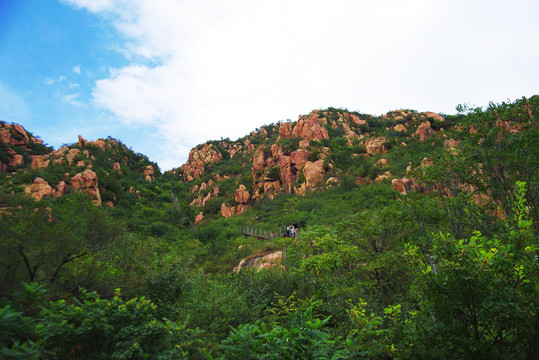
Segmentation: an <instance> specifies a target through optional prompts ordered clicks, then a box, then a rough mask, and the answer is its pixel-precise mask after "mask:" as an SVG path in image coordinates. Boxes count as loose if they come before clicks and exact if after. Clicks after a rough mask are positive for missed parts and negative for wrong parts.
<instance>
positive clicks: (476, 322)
mask: <svg viewBox="0 0 539 360" xmlns="http://www.w3.org/2000/svg"><path fill="white" fill-rule="evenodd" d="M514 188H515V193H514V194H512V197H513V198H515V203H513V206H512V207H511V214H513V217H512V218H510V219H508V220H506V222H505V231H504V233H503V234H500V236H499V237H489V236H485V235H483V234H481V233H480V232H476V233H475V234H474V235H473V236H471V237H470V238H468V239H461V240H457V239H455V238H454V237H453V236H452V235H449V234H442V233H440V234H438V236H437V237H436V241H435V242H434V245H433V247H432V249H430V250H429V251H425V249H423V250H422V249H420V248H419V247H417V246H414V245H408V248H407V252H406V254H407V257H408V258H409V260H410V262H411V264H412V266H413V268H414V269H415V271H414V277H415V285H416V287H417V289H418V291H419V293H418V296H419V298H420V299H422V301H421V314H422V316H421V319H422V320H421V321H422V323H421V327H422V328H426V329H428V331H425V332H424V333H423V334H416V336H417V337H418V340H417V341H416V343H423V344H430V346H432V347H433V349H436V350H438V351H437V352H441V353H445V354H446V356H449V357H466V358H473V359H493V358H504V359H506V358H509V359H532V358H537V356H538V353H537V349H536V346H535V345H537V340H538V331H539V326H538V325H539V321H538V313H537V309H539V281H538V280H539V279H538V274H539V265H538V263H537V256H536V254H537V251H538V250H539V248H538V247H537V243H536V241H537V239H536V237H535V236H534V234H533V231H532V221H531V220H529V213H528V210H527V207H526V206H525V205H526V202H525V195H526V190H525V188H526V186H525V184H524V183H521V182H520V183H516V184H515V185H514Z"/></svg>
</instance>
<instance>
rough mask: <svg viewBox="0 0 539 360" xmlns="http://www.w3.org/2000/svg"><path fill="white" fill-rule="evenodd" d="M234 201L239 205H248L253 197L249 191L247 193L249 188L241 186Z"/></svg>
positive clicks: (235, 194)
mask: <svg viewBox="0 0 539 360" xmlns="http://www.w3.org/2000/svg"><path fill="white" fill-rule="evenodd" d="M234 199H235V200H236V202H237V203H238V204H248V203H249V201H250V199H251V196H250V195H249V191H247V188H246V187H245V185H243V184H242V185H240V187H239V188H238V190H236V192H235V193H234Z"/></svg>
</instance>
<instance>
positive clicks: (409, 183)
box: [391, 177, 419, 195]
mask: <svg viewBox="0 0 539 360" xmlns="http://www.w3.org/2000/svg"><path fill="white" fill-rule="evenodd" d="M391 185H392V186H393V189H395V190H397V191H398V192H400V193H401V194H402V195H406V194H407V193H408V192H409V191H412V190H418V189H419V187H418V186H417V185H416V184H415V183H414V181H413V180H412V179H408V178H406V177H404V178H402V179H393V180H391Z"/></svg>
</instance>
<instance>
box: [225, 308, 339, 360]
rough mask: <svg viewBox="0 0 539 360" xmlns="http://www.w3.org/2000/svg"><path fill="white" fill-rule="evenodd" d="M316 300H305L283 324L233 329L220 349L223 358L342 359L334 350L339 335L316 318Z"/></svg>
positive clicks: (326, 320)
mask: <svg viewBox="0 0 539 360" xmlns="http://www.w3.org/2000/svg"><path fill="white" fill-rule="evenodd" d="M316 305H317V302H316V301H315V302H309V301H306V302H305V303H304V304H303V305H302V306H301V307H300V308H299V309H298V310H296V311H295V312H293V313H292V314H290V315H289V316H288V320H287V323H286V325H284V326H281V325H276V326H273V327H269V326H268V325H266V324H265V323H263V322H261V323H258V324H256V323H255V324H245V325H240V326H239V327H238V328H237V329H232V331H231V332H230V335H229V336H228V338H227V339H225V340H224V341H223V344H222V346H221V349H222V350H223V352H224V357H223V358H226V359H342V358H343V357H342V354H341V352H339V351H336V348H337V347H339V345H340V344H339V341H340V339H332V338H331V336H330V334H328V333H327V332H325V331H324V330H323V327H324V325H325V324H326V323H327V322H328V320H329V319H328V318H326V319H325V320H321V319H317V318H316V317H315V316H314V315H313V308H314V307H315V306H316Z"/></svg>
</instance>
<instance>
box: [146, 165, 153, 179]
mask: <svg viewBox="0 0 539 360" xmlns="http://www.w3.org/2000/svg"><path fill="white" fill-rule="evenodd" d="M153 173H154V169H153V166H152V165H148V166H146V169H144V172H143V174H144V176H145V177H146V180H147V181H152V176H153Z"/></svg>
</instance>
